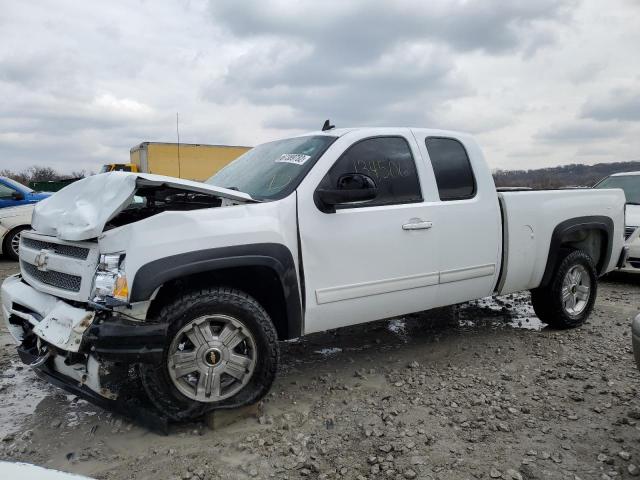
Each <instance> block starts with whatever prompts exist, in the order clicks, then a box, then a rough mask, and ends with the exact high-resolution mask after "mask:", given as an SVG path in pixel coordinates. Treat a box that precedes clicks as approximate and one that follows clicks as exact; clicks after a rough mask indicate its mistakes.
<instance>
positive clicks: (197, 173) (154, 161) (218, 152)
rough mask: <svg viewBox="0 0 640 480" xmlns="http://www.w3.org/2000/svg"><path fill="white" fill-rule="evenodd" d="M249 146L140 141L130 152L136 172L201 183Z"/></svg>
mask: <svg viewBox="0 0 640 480" xmlns="http://www.w3.org/2000/svg"><path fill="white" fill-rule="evenodd" d="M250 148H251V147H239V146H230V145H200V144H189V143H181V144H177V143H163V142H143V143H141V144H140V145H137V146H135V147H133V148H132V149H131V151H130V159H131V160H130V161H131V164H132V165H136V167H137V168H136V169H133V170H134V171H135V170H138V171H139V172H145V173H155V174H157V175H168V176H170V177H178V178H184V179H187V180H198V181H203V180H206V179H207V178H209V177H210V176H212V175H213V174H214V173H216V172H217V171H218V170H220V169H221V168H222V167H224V166H225V165H227V164H228V163H230V162H231V161H232V160H235V159H236V158H237V157H239V156H240V155H242V154H243V153H244V152H246V151H247V150H249V149H250Z"/></svg>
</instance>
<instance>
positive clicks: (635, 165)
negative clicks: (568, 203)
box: [493, 161, 640, 190]
mask: <svg viewBox="0 0 640 480" xmlns="http://www.w3.org/2000/svg"><path fill="white" fill-rule="evenodd" d="M633 171H640V161H631V162H614V163H597V164H595V165H583V164H571V165H562V166H559V167H549V168H537V169H532V170H494V171H493V179H494V181H495V183H496V186H497V187H530V188H533V189H536V190H540V189H544V188H564V187H593V185H595V184H596V183H597V182H598V181H600V180H602V179H603V178H604V177H607V176H609V175H611V174H612V173H619V172H633Z"/></svg>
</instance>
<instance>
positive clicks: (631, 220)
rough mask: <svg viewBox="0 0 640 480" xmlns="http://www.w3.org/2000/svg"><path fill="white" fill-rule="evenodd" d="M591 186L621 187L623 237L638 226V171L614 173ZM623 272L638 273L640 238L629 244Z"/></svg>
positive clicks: (639, 269)
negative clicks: (624, 205) (623, 212)
mask: <svg viewBox="0 0 640 480" xmlns="http://www.w3.org/2000/svg"><path fill="white" fill-rule="evenodd" d="M593 188H621V189H622V190H624V195H625V197H626V198H627V205H626V208H625V238H629V237H630V236H631V234H632V233H633V231H634V230H635V229H636V228H638V227H640V172H624V173H614V174H613V175H610V176H608V177H606V178H605V179H603V180H601V181H600V182H598V183H597V184H596V185H595V186H594V187H593ZM622 271H625V272H634V273H640V238H638V239H637V240H636V241H635V242H633V243H632V244H631V249H630V250H629V259H628V260H627V263H626V265H625V266H624V268H622Z"/></svg>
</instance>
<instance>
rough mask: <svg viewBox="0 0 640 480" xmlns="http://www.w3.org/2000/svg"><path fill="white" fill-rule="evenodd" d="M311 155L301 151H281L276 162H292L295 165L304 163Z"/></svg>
mask: <svg viewBox="0 0 640 480" xmlns="http://www.w3.org/2000/svg"><path fill="white" fill-rule="evenodd" d="M310 158H311V157H310V156H309V155H304V154H302V153H283V154H282V155H280V158H278V159H277V160H276V163H293V164H295V165H304V164H305V162H306V161H307V160H309V159H310Z"/></svg>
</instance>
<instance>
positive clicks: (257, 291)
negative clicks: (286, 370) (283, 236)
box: [147, 266, 298, 340]
mask: <svg viewBox="0 0 640 480" xmlns="http://www.w3.org/2000/svg"><path fill="white" fill-rule="evenodd" d="M212 285H220V286H225V287H232V288H237V289H239V290H242V291H244V292H246V293H248V294H249V295H251V296H252V297H253V298H255V299H256V300H257V301H258V302H259V303H260V305H262V307H263V308H264V309H265V310H266V311H267V313H268V314H269V316H270V317H271V321H272V322H273V324H274V326H275V327H276V331H277V332H278V340H287V339H289V338H293V337H296V336H298V335H297V334H296V333H295V332H290V331H289V322H288V317H287V305H286V302H285V296H284V291H283V287H282V283H281V282H280V279H279V277H278V275H277V273H276V272H275V271H274V270H273V269H271V268H269V267H264V266H243V267H231V268H223V269H219V270H212V271H206V272H199V273H195V274H192V275H187V276H184V277H180V278H178V279H175V280H170V281H168V282H167V283H165V284H164V285H162V286H161V287H160V289H159V290H158V291H157V293H156V295H155V298H154V299H153V300H152V302H151V305H150V307H149V310H148V312H147V317H148V318H154V317H156V316H157V315H158V313H159V312H160V310H161V309H162V307H164V306H165V305H167V304H169V303H171V302H172V301H174V300H175V299H176V298H177V297H179V296H181V295H182V294H184V293H185V292H187V291H191V290H197V289H199V288H202V287H204V286H212Z"/></svg>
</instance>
